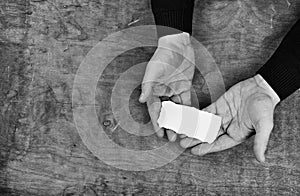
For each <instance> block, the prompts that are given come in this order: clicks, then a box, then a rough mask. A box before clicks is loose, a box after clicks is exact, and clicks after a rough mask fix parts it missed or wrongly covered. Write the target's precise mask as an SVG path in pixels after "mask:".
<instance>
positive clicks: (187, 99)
mask: <svg viewBox="0 0 300 196" xmlns="http://www.w3.org/2000/svg"><path fill="white" fill-rule="evenodd" d="M180 98H181V104H183V105H191V91H190V90H188V91H184V92H183V93H181V94H180Z"/></svg>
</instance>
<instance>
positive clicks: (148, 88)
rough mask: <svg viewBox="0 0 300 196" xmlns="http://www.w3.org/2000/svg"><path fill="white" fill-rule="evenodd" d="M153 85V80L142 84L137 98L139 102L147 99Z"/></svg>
mask: <svg viewBox="0 0 300 196" xmlns="http://www.w3.org/2000/svg"><path fill="white" fill-rule="evenodd" d="M153 85H154V83H153V82H149V83H144V84H142V93H141V96H140V98H139V101H140V102H141V103H145V102H146V101H147V100H148V98H149V96H151V95H152V88H153Z"/></svg>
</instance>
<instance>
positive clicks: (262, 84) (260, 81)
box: [254, 74, 280, 105]
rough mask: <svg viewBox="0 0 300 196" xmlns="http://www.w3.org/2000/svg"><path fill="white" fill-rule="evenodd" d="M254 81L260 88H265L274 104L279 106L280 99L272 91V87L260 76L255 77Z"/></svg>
mask: <svg viewBox="0 0 300 196" xmlns="http://www.w3.org/2000/svg"><path fill="white" fill-rule="evenodd" d="M254 80H255V81H256V83H257V85H258V86H259V87H260V88H263V89H264V90H265V92H266V93H267V94H268V95H269V96H270V97H271V99H272V101H273V103H274V104H275V105H277V104H278V103H279V102H280V98H279V96H278V95H277V93H276V92H275V91H274V90H273V89H272V87H271V86H270V85H269V84H268V83H267V81H266V80H265V79H264V78H263V77H262V76H261V75H260V74H257V75H255V76H254Z"/></svg>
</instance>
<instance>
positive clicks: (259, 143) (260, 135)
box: [254, 115, 274, 162]
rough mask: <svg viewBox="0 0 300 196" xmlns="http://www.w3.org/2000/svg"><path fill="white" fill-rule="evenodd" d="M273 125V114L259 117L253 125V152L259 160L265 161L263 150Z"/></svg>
mask: <svg viewBox="0 0 300 196" xmlns="http://www.w3.org/2000/svg"><path fill="white" fill-rule="evenodd" d="M273 127H274V123H273V115H271V116H270V117H268V118H266V119H261V120H260V121H258V123H257V124H256V126H255V130H256V135H255V138H254V154H255V157H256V159H257V160H258V161H259V162H264V161H265V151H266V149H267V145H268V141H269V138H270V134H271V132H272V129H273Z"/></svg>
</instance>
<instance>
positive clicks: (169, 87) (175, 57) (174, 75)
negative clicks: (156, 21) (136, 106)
mask: <svg viewBox="0 0 300 196" xmlns="http://www.w3.org/2000/svg"><path fill="white" fill-rule="evenodd" d="M194 71H195V56H194V49H193V47H192V45H191V42H190V35H189V34H187V33H181V34H175V35H168V36H164V37H161V38H160V39H159V41H158V48H157V50H156V51H155V53H154V55H153V56H152V58H151V59H150V61H149V63H148V65H147V67H146V71H145V75H144V79H143V82H142V94H141V96H140V102H142V103H144V102H147V106H148V111H149V114H150V117H151V121H152V124H153V127H154V130H155V131H156V133H157V135H158V136H159V137H163V136H164V131H163V129H162V128H159V126H158V124H157V119H158V117H159V113H160V109H161V100H160V97H162V96H165V97H169V98H170V99H171V100H172V101H174V102H177V103H181V104H184V105H190V104H191V92H190V90H191V86H192V79H193V76H194ZM166 132H167V135H168V138H169V140H170V141H175V140H176V134H175V132H173V131H171V130H167V131H166Z"/></svg>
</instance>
